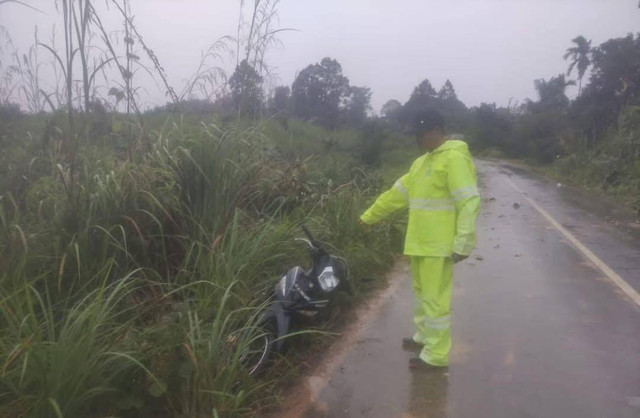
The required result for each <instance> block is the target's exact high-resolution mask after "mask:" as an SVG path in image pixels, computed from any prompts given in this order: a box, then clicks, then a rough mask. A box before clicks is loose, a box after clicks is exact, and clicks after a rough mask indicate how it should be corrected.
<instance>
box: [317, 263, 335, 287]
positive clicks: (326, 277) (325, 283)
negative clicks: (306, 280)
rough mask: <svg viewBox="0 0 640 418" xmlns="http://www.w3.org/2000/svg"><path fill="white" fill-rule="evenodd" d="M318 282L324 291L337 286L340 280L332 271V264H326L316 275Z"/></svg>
mask: <svg viewBox="0 0 640 418" xmlns="http://www.w3.org/2000/svg"><path fill="white" fill-rule="evenodd" d="M318 283H320V287H321V288H322V290H324V291H325V292H330V291H332V290H333V289H335V288H336V287H337V286H338V283H340V281H339V280H338V277H336V275H335V273H334V271H333V266H327V267H325V268H324V270H322V273H320V274H319V275H318Z"/></svg>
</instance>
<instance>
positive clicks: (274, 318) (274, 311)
mask: <svg viewBox="0 0 640 418" xmlns="http://www.w3.org/2000/svg"><path fill="white" fill-rule="evenodd" d="M268 322H273V323H274V324H275V325H276V328H277V329H276V332H277V339H276V341H275V342H274V348H275V351H276V352H278V353H281V352H282V351H283V350H284V341H285V338H286V336H287V335H289V328H290V326H291V317H290V316H289V314H287V312H285V310H284V307H283V306H282V303H280V302H274V303H272V304H271V305H270V306H269V307H268V308H267V310H266V311H265V312H264V314H263V315H262V319H261V320H260V323H262V324H265V323H268Z"/></svg>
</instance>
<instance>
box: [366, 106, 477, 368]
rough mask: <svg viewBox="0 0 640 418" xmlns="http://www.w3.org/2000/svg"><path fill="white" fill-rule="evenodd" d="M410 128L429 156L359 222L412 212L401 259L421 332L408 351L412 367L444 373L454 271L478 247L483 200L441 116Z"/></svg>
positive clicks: (428, 115) (462, 147)
mask: <svg viewBox="0 0 640 418" xmlns="http://www.w3.org/2000/svg"><path fill="white" fill-rule="evenodd" d="M413 125H414V126H413V129H414V131H415V133H416V141H417V142H418V145H419V146H420V148H421V150H423V151H424V152H425V154H424V155H422V156H421V157H420V158H418V159H417V160H415V161H414V163H413V165H412V166H411V169H410V170H409V172H408V173H407V174H405V175H404V176H402V177H401V178H400V179H398V181H396V183H395V184H394V186H393V187H392V188H391V189H390V190H389V191H387V192H385V193H384V194H382V195H381V196H380V197H378V199H377V200H376V202H375V203H374V204H373V205H372V206H371V207H370V208H369V209H368V210H367V211H366V212H365V213H364V214H363V215H362V217H361V221H362V222H363V223H364V224H367V225H370V224H374V223H376V222H378V221H381V220H382V219H384V218H385V217H387V216H388V215H390V214H391V213H392V212H395V211H397V210H400V209H404V208H409V223H408V226H407V235H406V238H405V246H404V253H405V254H406V255H409V256H411V270H412V273H413V286H414V293H415V299H416V301H415V309H414V323H415V326H416V329H417V331H416V333H415V335H414V336H413V338H405V339H404V340H403V345H404V346H405V347H406V348H412V349H420V350H421V351H420V355H419V357H415V358H412V359H411V360H410V361H409V365H410V367H412V368H430V366H440V367H442V366H448V365H449V352H450V350H451V293H452V289H453V284H452V278H453V264H454V263H456V262H458V261H461V260H464V259H465V258H467V257H468V256H469V254H470V253H471V251H472V250H473V248H474V246H475V243H476V219H477V217H478V213H479V211H480V196H479V194H478V186H477V179H476V169H475V166H474V164H473V161H472V159H471V154H470V153H469V149H468V147H467V144H466V143H464V142H463V141H460V140H453V139H447V138H446V137H445V136H444V119H443V117H442V116H441V115H440V114H439V113H438V112H436V111H423V112H421V113H419V114H418V115H417V117H416V119H415V121H414V123H413Z"/></svg>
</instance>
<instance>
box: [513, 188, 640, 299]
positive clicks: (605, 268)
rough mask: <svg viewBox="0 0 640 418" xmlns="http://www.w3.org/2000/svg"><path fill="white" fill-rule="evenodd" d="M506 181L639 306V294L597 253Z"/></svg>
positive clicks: (520, 190)
mask: <svg viewBox="0 0 640 418" xmlns="http://www.w3.org/2000/svg"><path fill="white" fill-rule="evenodd" d="M506 180H507V182H508V183H509V184H510V185H511V187H513V188H514V189H515V190H516V191H517V192H518V193H520V194H521V195H522V197H523V198H524V199H526V201H527V202H529V203H530V204H531V206H533V207H534V208H535V210H537V211H538V212H539V213H540V214H541V215H542V216H543V217H544V218H545V219H546V220H547V221H549V223H550V224H551V225H553V227H554V228H556V229H557V230H558V231H560V232H561V233H562V235H564V236H565V238H567V239H568V240H569V241H570V242H571V243H572V244H573V245H574V246H575V247H576V248H577V249H578V250H580V252H582V254H584V256H585V257H587V258H588V259H589V260H590V261H591V262H592V263H593V264H595V265H596V266H597V267H598V268H599V269H600V270H601V271H602V272H603V273H604V274H605V275H606V276H607V277H608V278H609V280H611V281H612V282H613V283H614V284H615V285H616V286H618V288H619V289H620V290H622V291H623V292H624V294H625V295H627V296H628V297H629V299H631V301H632V302H635V304H636V305H638V306H640V294H639V293H638V292H636V290H635V289H634V288H633V287H631V285H630V284H629V283H627V282H626V281H625V280H624V279H623V278H622V277H620V276H619V275H618V273H616V272H615V271H613V269H612V268H611V267H609V266H608V265H606V264H605V262H604V261H602V260H601V259H600V258H599V257H598V256H597V255H595V254H594V253H593V252H592V251H591V250H590V249H588V248H587V247H586V246H585V245H584V244H583V243H581V242H580V241H579V240H578V238H576V237H575V236H574V235H573V234H572V233H571V232H569V231H568V230H567V229H566V228H565V227H563V226H562V225H560V223H559V222H558V221H556V220H555V219H554V218H553V217H552V216H551V215H549V213H548V212H547V211H546V210H544V209H542V208H541V207H540V205H538V204H537V203H536V202H535V200H533V199H531V198H530V197H528V196H527V195H526V194H525V192H523V191H522V189H520V187H518V186H517V185H516V184H515V183H514V182H513V180H511V179H510V178H509V177H506Z"/></svg>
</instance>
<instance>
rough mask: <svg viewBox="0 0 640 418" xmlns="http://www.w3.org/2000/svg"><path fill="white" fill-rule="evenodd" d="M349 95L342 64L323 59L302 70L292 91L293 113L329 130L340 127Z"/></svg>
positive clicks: (347, 81)
mask: <svg viewBox="0 0 640 418" xmlns="http://www.w3.org/2000/svg"><path fill="white" fill-rule="evenodd" d="M348 94H349V79H348V78H347V77H345V76H344V75H343V74H342V66H341V65H340V63H339V62H338V61H336V60H334V59H331V58H323V59H322V61H320V63H318V64H312V65H309V66H308V67H307V68H305V69H303V70H302V71H300V74H298V76H297V77H296V79H295V81H294V82H293V86H292V88H291V99H292V102H293V111H294V114H295V115H296V116H297V117H300V118H303V119H311V120H317V121H318V122H319V123H320V124H322V125H324V126H327V127H329V128H335V127H336V126H338V122H339V120H340V105H341V103H343V101H345V100H346V98H347V96H348Z"/></svg>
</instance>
